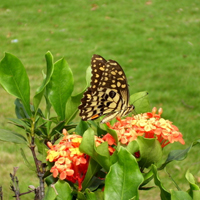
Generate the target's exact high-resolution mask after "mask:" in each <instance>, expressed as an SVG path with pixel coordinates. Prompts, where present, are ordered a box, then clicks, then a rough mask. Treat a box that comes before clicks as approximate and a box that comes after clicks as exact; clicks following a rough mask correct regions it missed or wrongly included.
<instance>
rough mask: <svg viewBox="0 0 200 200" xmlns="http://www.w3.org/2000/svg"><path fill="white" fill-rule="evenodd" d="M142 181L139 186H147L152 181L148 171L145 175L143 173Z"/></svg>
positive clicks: (150, 171) (151, 175) (150, 172)
mask: <svg viewBox="0 0 200 200" xmlns="http://www.w3.org/2000/svg"><path fill="white" fill-rule="evenodd" d="M143 177H144V181H143V183H142V184H141V186H144V185H146V184H148V183H149V182H150V181H151V180H152V179H153V172H152V170H149V171H148V172H147V173H143Z"/></svg>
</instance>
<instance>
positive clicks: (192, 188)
mask: <svg viewBox="0 0 200 200" xmlns="http://www.w3.org/2000/svg"><path fill="white" fill-rule="evenodd" d="M185 177H186V179H187V181H188V182H189V184H190V189H189V190H188V191H187V192H188V193H189V194H190V196H191V197H194V191H198V193H199V195H200V189H199V186H198V185H197V184H196V182H195V178H194V176H193V175H192V174H191V173H190V172H189V170H187V172H186V175H185ZM198 193H196V194H198ZM199 197H200V196H199Z"/></svg>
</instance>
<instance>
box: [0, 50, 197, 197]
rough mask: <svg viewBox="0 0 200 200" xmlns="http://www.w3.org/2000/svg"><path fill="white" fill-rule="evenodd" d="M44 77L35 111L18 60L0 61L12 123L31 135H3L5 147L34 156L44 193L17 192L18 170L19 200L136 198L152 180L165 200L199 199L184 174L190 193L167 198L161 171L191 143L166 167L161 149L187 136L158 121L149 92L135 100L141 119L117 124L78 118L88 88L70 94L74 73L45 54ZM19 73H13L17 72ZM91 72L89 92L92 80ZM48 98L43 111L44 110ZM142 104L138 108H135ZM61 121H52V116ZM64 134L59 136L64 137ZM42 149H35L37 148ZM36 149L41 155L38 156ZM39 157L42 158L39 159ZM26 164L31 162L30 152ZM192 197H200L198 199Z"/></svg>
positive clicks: (0, 80)
mask: <svg viewBox="0 0 200 200" xmlns="http://www.w3.org/2000/svg"><path fill="white" fill-rule="evenodd" d="M45 58H46V63H47V67H46V74H45V76H44V80H43V82H42V84H41V85H40V87H39V88H38V89H37V90H36V92H35V95H34V97H33V100H32V104H30V85H29V79H28V76H27V74H26V71H25V68H24V66H23V65H22V63H21V61H20V60H19V59H18V58H16V57H15V56H13V55H11V54H9V53H6V54H5V57H4V58H3V59H2V61H1V62H0V84H1V85H2V86H3V87H4V89H5V90H6V91H7V92H8V93H10V94H12V95H14V96H15V97H16V98H17V99H16V101H15V106H16V108H15V111H16V116H17V119H10V122H11V123H13V124H14V125H16V126H17V127H19V128H22V129H24V130H25V132H26V136H24V135H22V134H18V133H15V132H13V131H9V130H3V129H1V130H0V140H2V141H7V142H13V143H20V144H26V145H27V147H28V148H29V149H30V150H31V153H32V156H33V159H34V162H35V171H36V174H37V177H38V179H39V186H38V187H35V188H32V189H31V190H29V191H28V192H23V193H20V192H19V190H18V189H17V188H18V187H15V186H16V185H18V181H16V171H15V172H14V174H11V178H12V182H13V183H12V185H11V190H12V191H13V192H14V193H15V196H16V198H17V199H19V196H21V195H24V194H26V195H27V194H28V193H30V192H34V193H35V199H44V200H54V199H68V200H72V199H80V200H85V199H92V200H96V199H105V200H107V199H110V198H111V197H112V198H113V199H124V200H127V199H139V190H147V191H148V190H149V189H151V188H153V187H149V186H148V185H147V184H149V182H150V181H154V183H155V186H157V187H158V188H159V189H160V197H161V199H178V198H179V199H192V198H194V197H195V198H197V199H198V198H200V197H199V187H198V186H197V184H196V183H195V182H194V180H193V176H192V174H190V173H189V172H187V174H186V178H187V180H188V182H189V184H190V188H189V189H188V190H187V191H186V192H185V191H175V190H171V191H168V190H167V189H165V188H164V187H163V184H162V181H161V180H160V178H159V176H158V171H160V170H162V169H164V168H165V167H166V165H167V164H168V163H170V162H172V161H174V160H176V161H180V160H183V159H185V158H186V157H187V154H188V152H189V151H190V149H191V147H192V146H194V145H195V144H197V143H199V141H197V142H196V143H193V144H192V145H191V146H190V147H189V148H187V149H184V150H174V151H171V152H170V153H169V155H168V158H167V159H166V161H165V162H162V157H163V148H165V147H166V145H169V144H172V143H174V142H179V143H181V144H185V142H184V139H183V135H182V134H181V133H180V132H179V130H178V128H177V127H176V126H175V125H173V124H172V122H171V121H169V120H166V119H164V118H162V117H161V114H162V109H159V110H158V113H156V112H157V110H156V108H153V110H152V112H150V106H149V101H148V96H147V95H146V92H139V93H136V94H133V95H131V96H130V102H131V103H132V102H135V103H134V105H135V107H136V109H137V112H138V113H141V114H137V115H133V116H127V117H126V118H124V119H120V118H117V121H116V120H114V121H112V122H111V123H107V124H103V125H102V124H101V125H100V124H99V122H98V120H97V121H95V122H94V121H88V122H85V121H82V120H80V122H79V123H78V124H77V123H75V122H74V121H75V120H74V119H75V117H76V114H77V112H78V109H77V108H78V106H79V104H80V99H81V98H82V96H83V93H84V91H85V89H84V90H83V91H82V92H81V93H80V94H77V95H72V92H73V89H74V88H73V87H74V82H73V75H72V72H71V69H70V68H69V66H68V64H67V62H66V61H65V60H64V59H61V60H59V61H57V62H55V63H54V62H53V56H52V55H51V53H50V52H47V54H46V55H45ZM13 72H14V73H13ZM90 74H91V72H90V68H89V69H88V70H87V76H86V77H87V78H86V80H87V86H86V88H87V87H88V85H89V82H90V81H89V79H90ZM42 98H44V99H45V102H46V107H45V110H44V112H43V111H42V110H41V109H40V108H39V106H40V103H41V100H42ZM135 100H137V101H135ZM52 109H53V110H54V111H55V113H56V116H53V117H52V116H51V112H50V111H51V110H52ZM61 132H62V133H61ZM35 147H37V148H35ZM37 150H38V151H37ZM38 154H41V155H43V157H44V158H45V159H43V160H39V159H38ZM23 157H24V159H25V160H26V156H25V153H23ZM195 191H198V193H197V192H195Z"/></svg>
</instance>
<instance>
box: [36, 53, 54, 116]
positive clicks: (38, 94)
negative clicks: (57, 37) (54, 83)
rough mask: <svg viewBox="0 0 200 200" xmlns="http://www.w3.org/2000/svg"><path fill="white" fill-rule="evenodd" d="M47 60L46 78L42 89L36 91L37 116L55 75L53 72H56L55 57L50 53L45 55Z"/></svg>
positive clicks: (41, 86)
mask: <svg viewBox="0 0 200 200" xmlns="http://www.w3.org/2000/svg"><path fill="white" fill-rule="evenodd" d="M45 58H46V62H47V69H46V76H45V78H44V80H43V82H42V84H41V85H40V87H39V88H38V89H37V90H36V93H35V96H34V98H33V105H34V108H35V114H36V113H37V109H38V106H39V104H40V102H41V100H42V96H43V94H44V91H45V87H46V85H47V84H48V83H49V81H50V78H51V76H52V74H53V70H54V65H53V56H52V54H51V53H50V52H49V51H48V52H47V53H46V54H45Z"/></svg>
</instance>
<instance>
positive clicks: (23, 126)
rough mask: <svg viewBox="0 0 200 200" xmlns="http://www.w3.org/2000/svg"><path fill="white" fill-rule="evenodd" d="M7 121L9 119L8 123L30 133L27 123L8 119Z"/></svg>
mask: <svg viewBox="0 0 200 200" xmlns="http://www.w3.org/2000/svg"><path fill="white" fill-rule="evenodd" d="M8 119H9V123H11V124H14V125H15V126H18V127H20V128H23V129H25V130H26V131H28V132H29V131H30V126H28V125H27V123H25V121H23V120H21V119H12V118H8Z"/></svg>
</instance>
